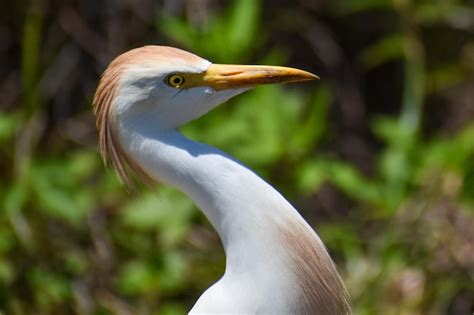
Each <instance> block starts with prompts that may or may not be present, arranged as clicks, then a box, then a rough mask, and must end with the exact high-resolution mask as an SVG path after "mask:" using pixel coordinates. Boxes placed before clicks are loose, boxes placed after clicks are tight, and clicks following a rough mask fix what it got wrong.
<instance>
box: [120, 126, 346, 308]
mask: <svg viewBox="0 0 474 315" xmlns="http://www.w3.org/2000/svg"><path fill="white" fill-rule="evenodd" d="M118 130H120V134H119V136H120V142H121V145H122V146H123V149H124V150H125V153H126V154H127V155H128V156H129V157H130V158H132V159H133V160H134V162H135V163H136V164H138V165H140V168H142V170H143V171H144V172H146V173H147V174H148V175H150V176H151V177H152V178H153V179H155V180H157V181H163V182H166V183H168V184H170V185H172V186H175V187H177V188H178V189H180V190H181V191H183V192H184V193H186V194H187V195H188V196H189V197H191V198H192V199H193V200H194V202H195V203H196V204H197V205H198V206H199V207H200V208H201V210H202V211H203V212H204V213H205V215H206V216H207V218H208V219H209V221H210V222H211V224H212V225H213V226H214V228H215V229H216V231H217V233H218V234H219V236H220V238H221V241H222V244H223V247H224V250H225V252H226V270H225V274H224V276H223V278H222V279H221V280H220V281H219V282H218V283H216V284H215V285H214V286H212V287H211V288H210V289H209V290H208V291H206V293H205V294H204V295H203V296H202V297H201V299H200V300H199V301H198V303H197V306H196V309H197V310H201V309H200V306H205V305H208V303H211V302H210V301H216V300H222V298H223V297H222V296H221V292H227V293H228V294H229V296H228V297H230V300H229V301H234V302H235V301H237V300H235V299H234V298H233V297H232V296H233V292H235V293H236V294H243V293H245V292H246V293H245V294H246V298H245V299H243V300H240V301H237V302H238V303H241V302H242V303H243V301H244V300H252V299H255V300H252V302H251V304H252V305H253V306H258V305H260V306H262V307H264V308H263V309H267V308H266V307H270V309H267V310H270V311H269V313H275V312H273V311H272V310H273V309H272V308H271V307H272V304H271V303H270V304H269V303H268V301H274V302H272V303H277V302H276V301H280V302H278V303H281V304H278V303H277V304H274V305H273V307H274V308H275V310H277V309H278V310H287V311H288V313H295V312H296V313H302V314H311V313H312V311H313V310H315V309H316V310H321V312H322V314H347V313H349V312H350V309H349V304H348V302H347V301H348V300H347V296H346V294H345V290H344V286H343V284H342V281H341V279H340V277H339V275H338V273H337V271H336V269H335V267H334V264H333V262H332V260H331V258H330V257H329V255H328V253H327V251H326V249H325V247H324V245H323V244H322V242H321V240H320V239H319V237H318V236H317V235H316V233H314V231H313V230H312V229H311V228H310V227H309V225H308V224H307V223H306V222H305V221H304V220H303V218H302V217H301V216H300V215H299V214H298V212H297V211H296V210H295V209H294V208H293V207H292V206H291V205H290V204H289V203H288V202H287V201H286V200H285V199H284V198H283V197H282V196H281V195H280V193H278V192H277V191H276V190H275V189H273V188H272V187H271V186H270V185H269V184H267V183H266V182H265V181H264V180H262V179H261V178H260V177H258V176H257V175H256V174H255V173H253V172H252V171H251V170H250V169H248V168H247V167H246V166H244V165H242V164H241V163H240V162H238V161H236V160H235V159H233V158H232V157H230V156H228V155H227V154H225V153H223V152H221V151H219V150H218V149H216V148H213V147H211V146H208V145H205V144H202V143H199V142H194V141H191V140H189V139H187V138H186V137H184V136H183V135H182V134H180V133H179V132H177V131H176V130H166V131H165V130H160V131H157V130H155V129H153V128H150V127H149V126H148V127H147V125H146V124H141V125H140V124H135V125H134V126H133V127H132V128H126V126H125V125H123V126H120V128H118ZM276 275H277V276H276ZM219 285H223V286H225V287H226V290H221V289H219V288H221V287H220V286H219ZM216 288H217V289H216ZM245 288H247V289H249V288H253V289H252V290H253V291H246V290H244V289H245ZM242 290H243V291H242ZM288 292H292V293H291V294H289V293H288ZM234 302H229V303H234ZM237 302H235V303H237ZM211 304H212V303H211ZM245 305H247V304H245ZM245 305H244V304H241V305H240V307H242V308H241V310H242V312H246V313H248V312H251V311H250V310H253V308H246V306H245ZM280 306H281V307H290V308H286V309H283V308H281V307H280ZM230 309H233V308H232V307H231V308H230ZM257 309H260V308H257ZM202 310H206V309H205V308H204V309H202Z"/></svg>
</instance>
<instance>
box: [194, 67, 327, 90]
mask: <svg viewBox="0 0 474 315" xmlns="http://www.w3.org/2000/svg"><path fill="white" fill-rule="evenodd" d="M316 79H319V77H318V76H317V75H314V74H312V73H309V72H306V71H303V70H299V69H294V68H287V67H276V66H242V65H222V64H212V65H211V66H210V67H209V68H208V69H207V71H206V72H205V73H204V74H203V77H202V81H203V82H202V85H205V86H209V87H212V88H213V89H214V90H216V91H220V90H227V89H240V88H251V87H254V86H257V85H261V84H272V83H284V82H300V81H308V80H316Z"/></svg>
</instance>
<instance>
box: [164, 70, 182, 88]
mask: <svg viewBox="0 0 474 315" xmlns="http://www.w3.org/2000/svg"><path fill="white" fill-rule="evenodd" d="M184 81H185V80H184V77H183V76H182V75H181V74H176V73H175V74H171V75H169V76H168V78H167V79H166V83H167V84H168V85H170V86H172V87H175V88H179V87H180V86H181V85H183V83H184Z"/></svg>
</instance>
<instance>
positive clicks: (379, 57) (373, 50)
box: [359, 34, 405, 69]
mask: <svg viewBox="0 0 474 315" xmlns="http://www.w3.org/2000/svg"><path fill="white" fill-rule="evenodd" d="M404 42H405V38H404V35H403V34H391V35H387V36H385V37H384V38H382V39H381V40H380V41H378V42H376V43H375V44H372V45H370V46H369V47H367V48H365V49H364V50H363V51H362V53H361V55H360V57H359V59H360V61H361V62H362V64H363V65H364V66H365V67H366V68H367V69H372V68H375V67H378V66H380V65H382V64H384V63H386V62H389V61H392V60H394V59H400V58H403V57H404V55H405V53H404Z"/></svg>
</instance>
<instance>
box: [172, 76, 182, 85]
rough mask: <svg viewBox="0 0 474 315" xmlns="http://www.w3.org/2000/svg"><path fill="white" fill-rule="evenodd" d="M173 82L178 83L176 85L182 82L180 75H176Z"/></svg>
mask: <svg viewBox="0 0 474 315" xmlns="http://www.w3.org/2000/svg"><path fill="white" fill-rule="evenodd" d="M173 83H174V84H176V85H178V84H180V83H181V78H180V77H175V78H174V79H173Z"/></svg>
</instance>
